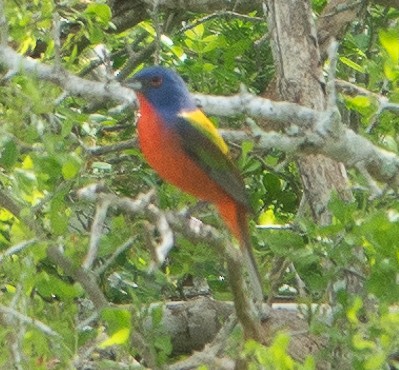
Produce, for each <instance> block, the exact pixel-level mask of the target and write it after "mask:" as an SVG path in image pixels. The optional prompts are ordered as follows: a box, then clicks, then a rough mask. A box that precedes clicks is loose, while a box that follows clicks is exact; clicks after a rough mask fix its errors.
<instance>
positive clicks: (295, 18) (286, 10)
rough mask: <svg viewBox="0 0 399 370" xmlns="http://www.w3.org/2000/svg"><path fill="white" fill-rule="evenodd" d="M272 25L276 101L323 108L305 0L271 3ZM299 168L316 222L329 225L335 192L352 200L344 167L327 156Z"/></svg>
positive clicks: (308, 159) (321, 84) (302, 161)
mask: <svg viewBox="0 0 399 370" xmlns="http://www.w3.org/2000/svg"><path fill="white" fill-rule="evenodd" d="M268 8H269V17H268V21H269V27H270V36H271V39H272V50H273V57H274V60H275V66H276V75H277V76H276V77H277V82H276V97H277V98H278V99H279V100H285V101H290V102H294V103H298V104H301V105H304V106H308V107H311V108H314V109H317V110H324V109H325V106H326V99H325V98H326V97H325V91H324V79H323V75H322V68H321V63H320V53H319V48H318V41H317V32H316V28H315V25H314V22H313V19H312V12H311V8H310V3H309V2H308V1H307V0H302V1H297V0H287V1H276V0H269V1H268ZM298 166H299V169H300V174H301V178H302V182H303V188H304V192H305V196H306V200H307V202H308V204H309V207H310V210H311V212H312V215H313V217H314V219H315V220H316V221H317V222H318V223H320V224H322V225H325V224H328V223H329V222H330V214H329V212H328V209H327V205H328V202H329V199H330V195H331V192H332V191H334V190H335V191H337V192H338V193H339V194H340V195H341V197H342V198H343V199H346V200H348V199H350V197H351V194H350V191H349V190H348V183H347V177H346V171H345V168H344V167H343V166H342V165H341V164H340V163H337V162H335V161H333V160H331V159H329V158H326V157H323V156H320V155H311V156H306V157H303V158H300V159H299V160H298Z"/></svg>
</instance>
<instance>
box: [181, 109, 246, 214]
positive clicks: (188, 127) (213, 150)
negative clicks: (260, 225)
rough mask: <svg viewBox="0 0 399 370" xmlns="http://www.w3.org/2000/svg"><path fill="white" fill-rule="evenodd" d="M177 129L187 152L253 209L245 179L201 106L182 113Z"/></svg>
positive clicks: (238, 200)
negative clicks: (200, 108) (246, 189)
mask: <svg viewBox="0 0 399 370" xmlns="http://www.w3.org/2000/svg"><path fill="white" fill-rule="evenodd" d="M176 129H177V132H178V133H179V135H180V137H181V142H182V145H183V148H184V150H185V151H186V153H187V154H188V155H189V156H190V157H191V158H192V159H193V160H194V161H195V162H196V163H198V164H199V166H200V167H201V168H203V169H204V171H206V173H208V174H209V176H210V177H211V178H212V179H213V180H215V181H216V182H217V183H218V184H219V185H220V186H221V188H222V189H223V190H224V191H226V193H228V194H229V195H230V196H231V197H232V198H233V199H235V200H236V201H237V202H239V203H240V204H242V205H243V206H245V207H246V208H247V209H250V205H249V201H248V197H247V194H246V192H245V186H244V182H243V180H242V178H241V175H240V173H239V171H238V169H237V168H236V166H235V165H234V163H233V162H232V161H231V159H230V156H229V150H228V147H227V145H226V143H225V142H224V140H223V138H222V136H221V135H220V134H219V132H218V130H217V129H216V127H215V126H214V125H213V123H212V122H211V121H210V120H209V119H208V118H207V117H206V116H205V114H204V113H202V112H201V111H200V110H199V109H198V110H194V111H189V112H187V111H185V112H182V113H181V114H180V115H179V119H178V122H177V124H176Z"/></svg>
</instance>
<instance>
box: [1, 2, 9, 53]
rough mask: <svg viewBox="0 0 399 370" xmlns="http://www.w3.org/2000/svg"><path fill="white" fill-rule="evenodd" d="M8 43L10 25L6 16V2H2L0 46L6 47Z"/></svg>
mask: <svg viewBox="0 0 399 370" xmlns="http://www.w3.org/2000/svg"><path fill="white" fill-rule="evenodd" d="M7 43H8V24H7V19H6V14H5V8H4V1H3V0H0V44H1V45H2V46H6V45H7Z"/></svg>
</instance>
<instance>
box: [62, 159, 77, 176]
mask: <svg viewBox="0 0 399 370" xmlns="http://www.w3.org/2000/svg"><path fill="white" fill-rule="evenodd" d="M61 171H62V176H63V177H64V179H65V180H71V179H73V178H75V177H76V175H77V174H78V173H79V171H80V161H79V160H78V158H75V157H73V156H70V157H69V158H68V160H67V161H66V162H65V163H64V164H63V165H62V170H61Z"/></svg>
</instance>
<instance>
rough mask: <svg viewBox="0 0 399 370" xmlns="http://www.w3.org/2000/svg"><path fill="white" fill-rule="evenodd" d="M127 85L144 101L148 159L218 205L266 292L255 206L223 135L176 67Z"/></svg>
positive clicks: (141, 133)
mask: <svg viewBox="0 0 399 370" xmlns="http://www.w3.org/2000/svg"><path fill="white" fill-rule="evenodd" d="M127 86H128V87H130V88H132V89H134V90H135V92H136V95H137V98H138V101H139V105H140V108H139V114H140V116H139V119H138V123H137V132H138V139H139V145H140V147H141V150H142V152H143V155H144V158H145V159H146V160H147V162H148V164H149V165H150V166H151V167H152V168H153V169H154V170H155V171H156V172H157V173H158V174H159V176H160V177H161V178H162V179H164V180H165V181H167V182H169V183H171V184H173V185H175V186H177V187H178V188H180V189H181V190H183V191H185V192H187V193H189V194H192V195H194V196H196V197H197V198H200V199H203V200H205V201H207V202H210V203H212V204H214V205H215V206H216V208H217V209H218V211H219V214H220V215H221V217H222V218H223V220H224V221H225V223H226V224H227V226H228V227H229V229H230V230H231V232H232V234H233V235H234V236H235V237H236V239H237V240H238V241H239V243H240V247H241V250H242V252H243V254H244V257H245V259H246V261H247V264H248V265H249V266H248V267H247V268H248V273H249V275H250V278H251V280H253V279H256V280H257V282H256V283H255V284H256V285H257V286H256V287H253V288H254V289H256V290H258V292H257V294H258V295H259V294H261V292H259V289H260V290H261V288H260V282H259V274H258V270H257V268H256V264H255V260H254V256H253V253H252V247H251V243H250V235H249V229H248V219H247V217H248V212H249V211H250V204H249V201H248V197H247V194H246V191H245V186H244V182H243V180H242V178H241V176H240V173H239V171H238V169H237V167H236V166H235V165H234V163H233V162H232V160H231V158H230V155H229V150H228V147H227V145H226V143H225V141H224V140H223V138H222V136H221V135H220V134H219V132H218V131H217V129H216V127H215V126H214V125H213V123H212V122H211V121H210V120H209V119H208V118H207V117H206V116H205V114H204V113H203V112H202V111H201V110H200V109H198V107H197V106H196V104H195V102H194V100H193V98H192V97H191V95H190V93H189V91H188V89H187V87H186V85H185V83H184V81H183V79H182V78H181V77H180V76H179V75H178V74H176V73H175V72H174V71H172V70H170V69H167V68H163V67H158V66H154V67H148V68H144V69H143V70H141V71H140V72H138V73H137V74H136V75H135V76H134V77H133V78H132V79H129V80H128V81H127ZM251 275H252V277H251Z"/></svg>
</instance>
